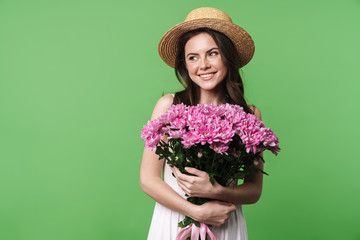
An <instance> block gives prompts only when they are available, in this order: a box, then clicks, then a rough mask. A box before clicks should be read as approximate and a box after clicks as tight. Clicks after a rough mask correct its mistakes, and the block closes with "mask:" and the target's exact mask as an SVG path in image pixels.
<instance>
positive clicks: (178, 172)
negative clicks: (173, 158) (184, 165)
mask: <svg viewBox="0 0 360 240" xmlns="http://www.w3.org/2000/svg"><path fill="white" fill-rule="evenodd" d="M171 170H172V172H173V173H174V175H175V177H176V178H178V177H179V175H180V174H181V172H180V170H179V169H178V168H177V167H172V168H171Z"/></svg>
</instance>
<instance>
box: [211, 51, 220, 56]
mask: <svg viewBox="0 0 360 240" xmlns="http://www.w3.org/2000/svg"><path fill="white" fill-rule="evenodd" d="M218 54H219V52H217V51H214V52H211V53H210V56H216V55H218Z"/></svg>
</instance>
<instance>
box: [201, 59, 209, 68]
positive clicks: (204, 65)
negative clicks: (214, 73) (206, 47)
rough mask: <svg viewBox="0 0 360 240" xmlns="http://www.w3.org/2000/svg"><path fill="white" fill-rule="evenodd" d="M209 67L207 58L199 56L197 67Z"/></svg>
mask: <svg viewBox="0 0 360 240" xmlns="http://www.w3.org/2000/svg"><path fill="white" fill-rule="evenodd" d="M209 67H210V64H209V61H208V59H207V58H206V57H204V58H201V61H200V66H199V68H200V69H201V70H204V69H208V68H209Z"/></svg>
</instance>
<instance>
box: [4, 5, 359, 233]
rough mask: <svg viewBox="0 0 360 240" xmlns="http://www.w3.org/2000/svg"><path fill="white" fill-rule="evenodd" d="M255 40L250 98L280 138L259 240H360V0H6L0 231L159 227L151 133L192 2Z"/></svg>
mask: <svg viewBox="0 0 360 240" xmlns="http://www.w3.org/2000/svg"><path fill="white" fill-rule="evenodd" d="M202 6H210V7H215V8H219V9H221V10H223V11H225V12H226V13H228V14H229V15H230V16H231V17H232V19H233V21H234V22H235V23H237V24H239V25H240V26H242V27H244V28H245V29H246V30H248V32H249V33H250V34H251V35H252V36H253V39H254V41H255V45H256V51H255V56H254V59H253V61H252V62H250V64H249V65H248V66H246V67H245V68H244V69H243V76H244V82H245V87H246V91H245V94H246V98H247V100H248V102H249V103H250V104H255V105H256V106H257V107H258V108H259V109H260V110H261V112H262V116H263V120H264V122H265V123H266V124H267V125H268V126H270V127H271V128H272V129H273V130H274V131H275V132H276V133H277V135H278V137H279V139H280V143H281V148H282V151H281V153H280V154H279V156H278V157H273V156H271V155H270V154H266V155H265V159H266V164H265V168H266V171H267V172H268V173H269V174H270V176H269V177H267V176H266V177H265V178H264V189H263V195H262V197H261V199H260V201H259V202H258V203H257V204H255V205H251V206H244V211H245V216H246V219H247V225H248V233H249V238H250V239H251V240H256V239H258V240H263V239H276V240H278V239H294V240H297V239H299V240H300V239H360V230H359V228H358V224H359V222H360V217H359V213H360V208H359V206H358V203H359V202H360V201H359V200H360V187H359V180H358V178H357V176H358V171H359V170H358V169H359V167H360V164H359V161H358V159H359V157H358V153H357V152H356V151H355V150H356V149H357V148H358V147H357V144H358V143H359V140H358V134H360V131H359V127H357V125H356V124H358V121H359V120H358V119H359V117H360V115H359V107H358V104H359V102H360V101H359V100H360V99H359V95H358V91H359V89H360V84H359V80H360V79H359V74H358V65H359V63H360V44H359V43H360V31H359V24H360V2H359V0H337V1H335V0H328V1H326V0H319V1H315V0H312V1H310V0H303V1H290V0H289V1H285V0H275V1H266V0H261V1H258V0H240V1H239V0H236V1H235V0H233V1H222V2H221V1H212V0H209V1H200V0H182V1H165V0H163V1H161V0H155V1H145V0H143V1H141V2H139V1H129V2H123V1H115V0H103V1H100V0H99V1H93V0H88V1H85V0H83V1H82V0H72V1H70V0H65V1H50V0H49V1H41V0H32V1H16V0H13V1H10V0H0V239H4V240H82V239H84V240H85V239H86V240H95V239H96V240H115V239H145V238H146V235H147V231H148V228H149V224H150V221H151V216H152V211H153V206H154V201H153V200H152V199H151V198H150V197H148V196H147V195H145V194H144V193H143V192H142V191H141V189H140V186H139V167H140V161H141V156H142V151H143V142H142V141H141V139H140V130H141V128H142V127H143V125H144V124H146V122H147V120H148V119H149V118H150V115H151V112H152V109H153V107H154V104H155V103H156V101H157V99H158V98H159V97H160V96H161V95H162V93H163V92H164V93H170V92H174V91H177V90H180V89H181V86H180V84H179V83H177V80H176V78H175V76H174V73H173V69H170V68H169V67H167V66H166V65H165V64H164V63H163V62H162V61H161V59H160V57H159V56H158V54H157V44H158V41H159V40H160V38H161V36H162V35H163V34H164V33H165V32H166V31H167V30H168V29H169V28H171V27H172V26H173V25H175V24H177V23H180V22H182V21H183V20H184V18H185V16H186V14H187V13H188V12H190V11H191V10H192V9H195V8H198V7H202Z"/></svg>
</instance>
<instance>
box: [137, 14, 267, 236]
mask: <svg viewBox="0 0 360 240" xmlns="http://www.w3.org/2000/svg"><path fill="white" fill-rule="evenodd" d="M253 53H254V43H253V41H252V39H251V37H250V35H249V34H248V33H247V32H246V31H245V30H244V29H242V28H241V27H239V26H237V25H235V24H233V23H232V21H231V19H230V17H229V16H228V15H227V14H226V13H224V12H222V11H220V10H218V9H214V8H199V9H195V10H193V11H192V12H190V13H189V15H188V16H187V18H186V19H185V22H184V23H180V24H178V25H176V26H174V27H173V28H172V29H170V30H169V31H168V32H167V33H166V34H165V35H164V36H163V37H162V39H161V40H160V43H159V54H160V56H161V58H162V59H163V60H164V61H165V63H167V64H168V65H169V66H170V67H175V73H176V76H177V78H178V80H179V81H180V82H181V83H182V84H183V85H184V87H185V90H183V91H181V92H178V93H176V94H175V95H173V94H168V95H165V96H163V97H161V98H160V99H159V101H158V102H157V104H156V106H155V109H154V111H153V114H152V117H151V119H156V118H158V117H159V116H161V115H162V114H164V113H165V112H166V110H167V109H168V108H169V107H170V106H171V105H172V104H177V103H181V102H183V103H185V104H188V105H196V104H198V103H214V104H217V105H219V104H222V103H232V104H238V105H240V106H242V107H243V108H244V110H245V111H246V112H250V113H253V114H255V116H256V117H257V118H259V119H261V114H260V111H259V110H258V109H257V108H256V107H254V106H248V105H247V104H246V101H245V99H244V89H243V83H242V80H241V77H240V75H239V68H240V67H242V66H244V65H246V64H247V63H248V62H249V61H250V60H251V58H252V56H253ZM158 159H159V157H158V156H157V155H156V154H155V153H154V152H152V151H151V150H149V149H145V150H144V154H143V158H142V163H141V170H140V184H141V187H142V189H143V191H144V192H145V193H146V194H148V195H149V196H150V197H152V198H153V199H154V200H155V201H156V202H157V203H156V206H155V210H154V215H153V220H152V223H151V227H150V231H149V235H148V239H154V240H162V239H163V240H169V239H175V238H176V235H177V233H178V231H179V230H180V228H178V227H177V223H178V222H180V221H181V220H183V218H184V215H186V216H189V217H191V218H193V219H195V220H197V221H199V222H204V223H206V224H208V225H212V227H211V230H212V232H213V233H214V234H215V235H216V236H217V237H218V238H219V239H224V240H225V239H227V240H237V239H241V240H244V239H247V231H246V223H245V218H244V215H243V212H242V208H241V205H242V204H253V203H256V202H257V201H258V199H259V198H260V195H261V191H262V174H261V173H259V174H253V175H249V176H246V177H245V179H244V183H243V184H241V185H237V186H226V187H224V186H221V185H220V184H218V183H216V182H215V184H214V185H212V184H211V183H210V181H209V176H208V175H207V173H206V172H203V171H200V170H197V169H194V168H187V169H186V170H187V171H188V172H189V173H191V174H193V176H190V175H185V174H182V173H181V172H180V171H179V170H178V169H177V168H172V169H171V168H170V167H169V166H168V165H167V164H165V163H164V161H162V160H161V161H160V160H158ZM258 167H259V168H261V169H262V168H263V165H262V162H261V161H260V162H259V166H258ZM162 170H163V171H164V172H163V178H164V180H163V179H162V178H161V171H162ZM173 174H174V176H175V177H174V176H173ZM185 194H187V195H189V196H193V197H206V198H211V199H214V200H213V201H210V202H207V203H205V204H203V205H200V206H198V205H194V204H192V203H190V202H188V201H186V200H185V199H186V197H185Z"/></svg>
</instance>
